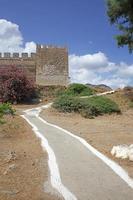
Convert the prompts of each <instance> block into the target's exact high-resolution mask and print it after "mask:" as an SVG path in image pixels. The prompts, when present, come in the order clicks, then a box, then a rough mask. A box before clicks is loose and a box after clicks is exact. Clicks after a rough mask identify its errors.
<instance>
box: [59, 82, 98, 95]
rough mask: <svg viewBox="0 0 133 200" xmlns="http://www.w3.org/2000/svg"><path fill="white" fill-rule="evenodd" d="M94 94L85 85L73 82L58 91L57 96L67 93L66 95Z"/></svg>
mask: <svg viewBox="0 0 133 200" xmlns="http://www.w3.org/2000/svg"><path fill="white" fill-rule="evenodd" d="M92 94H94V90H93V89H91V88H89V87H88V86H86V85H83V84H79V83H73V84H71V85H69V87H68V88H66V89H65V90H64V91H63V90H61V91H58V93H57V96H61V95H68V96H90V95H92Z"/></svg>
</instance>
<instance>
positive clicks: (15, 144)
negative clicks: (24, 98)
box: [0, 116, 59, 200]
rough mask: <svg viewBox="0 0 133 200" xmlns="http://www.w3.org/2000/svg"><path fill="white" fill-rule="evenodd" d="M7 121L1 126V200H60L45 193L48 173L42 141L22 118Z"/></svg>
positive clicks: (16, 117) (8, 118) (9, 118)
mask: <svg viewBox="0 0 133 200" xmlns="http://www.w3.org/2000/svg"><path fill="white" fill-rule="evenodd" d="M6 120H8V123H6V124H4V125H0V199H1V200H12V199H13V200H44V199H46V200H55V199H59V198H58V197H57V196H54V195H53V194H51V193H46V192H44V182H47V181H48V174H49V172H48V166H47V153H46V152H44V151H43V150H42V148H41V145H40V140H39V139H38V138H36V136H35V134H34V133H33V132H32V130H31V127H30V126H29V125H28V124H27V123H26V122H25V120H24V119H22V118H21V117H19V116H15V118H14V119H13V118H11V117H7V118H6Z"/></svg>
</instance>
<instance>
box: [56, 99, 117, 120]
mask: <svg viewBox="0 0 133 200" xmlns="http://www.w3.org/2000/svg"><path fill="white" fill-rule="evenodd" d="M53 107H54V108H56V109H58V110H59V111H61V112H78V113H80V114H81V115H82V116H83V117H86V118H92V117H94V116H98V115H102V114H106V113H108V114H110V113H113V112H116V113H120V109H119V107H118V105H117V104H116V103H115V102H113V101H112V100H110V99H108V98H106V97H102V96H99V97H90V98H86V99H81V98H79V97H73V96H67V95H62V96H60V97H59V98H57V99H56V100H55V102H54V104H53Z"/></svg>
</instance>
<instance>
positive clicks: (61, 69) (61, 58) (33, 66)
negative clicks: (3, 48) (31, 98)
mask: <svg viewBox="0 0 133 200" xmlns="http://www.w3.org/2000/svg"><path fill="white" fill-rule="evenodd" d="M8 66H16V67H19V68H21V69H23V70H24V71H25V72H26V74H27V77H28V78H29V79H32V80H34V82H35V83H36V84H37V85H44V86H50V85H62V86H67V85H68V83H69V72H68V50H67V48H63V47H62V48H60V47H55V46H44V45H36V53H31V54H30V56H29V55H28V53H22V54H21V56H20V54H19V53H13V54H11V53H4V54H3V55H2V53H0V67H4V68H5V67H8Z"/></svg>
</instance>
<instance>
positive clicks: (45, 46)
mask: <svg viewBox="0 0 133 200" xmlns="http://www.w3.org/2000/svg"><path fill="white" fill-rule="evenodd" d="M36 48H37V50H40V49H44V50H45V49H55V50H56V49H58V50H66V51H68V48H67V47H66V46H64V47H62V46H56V45H41V44H37V45H36Z"/></svg>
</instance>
